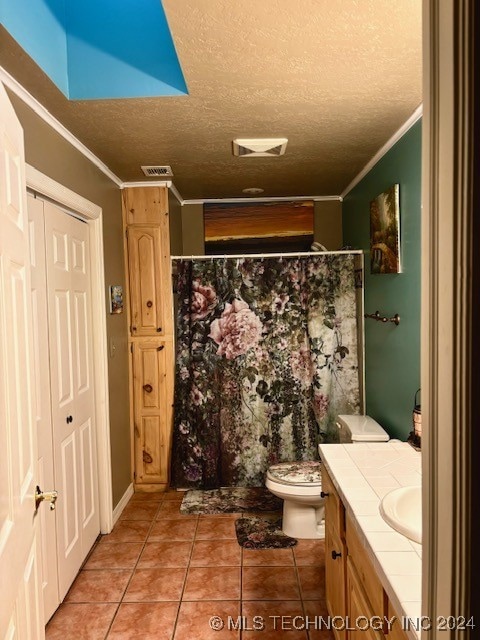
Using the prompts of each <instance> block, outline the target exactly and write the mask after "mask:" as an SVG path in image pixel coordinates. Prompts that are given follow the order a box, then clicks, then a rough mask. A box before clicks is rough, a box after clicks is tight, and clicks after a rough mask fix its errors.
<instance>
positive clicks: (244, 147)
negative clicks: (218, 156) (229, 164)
mask: <svg viewBox="0 0 480 640" xmlns="http://www.w3.org/2000/svg"><path fill="white" fill-rule="evenodd" d="M287 142H288V138H236V139H235V140H234V141H233V155H234V156H240V157H241V158H266V157H268V156H283V154H284V153H285V149H286V148H287Z"/></svg>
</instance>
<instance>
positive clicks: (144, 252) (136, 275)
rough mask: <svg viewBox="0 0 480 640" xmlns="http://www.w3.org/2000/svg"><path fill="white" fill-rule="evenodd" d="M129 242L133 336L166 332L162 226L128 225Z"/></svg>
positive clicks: (159, 334)
mask: <svg viewBox="0 0 480 640" xmlns="http://www.w3.org/2000/svg"><path fill="white" fill-rule="evenodd" d="M127 243H128V270H129V279H130V322H131V333H132V336H154V335H158V336H161V335H164V334H165V323H164V316H165V314H164V310H165V302H166V301H165V300H164V297H165V290H164V289H163V274H162V267H163V266H164V260H163V259H162V252H163V247H162V237H161V230H160V228H159V227H158V226H156V227H154V226H152V227H143V226H132V227H128V230H127ZM170 287H171V285H170Z"/></svg>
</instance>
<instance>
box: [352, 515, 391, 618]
mask: <svg viewBox="0 0 480 640" xmlns="http://www.w3.org/2000/svg"><path fill="white" fill-rule="evenodd" d="M346 528H347V537H346V539H347V548H348V556H349V559H350V560H351V561H352V562H353V564H354V565H355V569H356V571H357V575H358V578H359V580H360V582H361V584H362V587H363V588H364V590H365V591H366V593H367V594H368V599H369V601H370V605H371V606H370V608H371V610H372V615H376V616H383V615H384V612H385V602H384V592H383V587H382V583H381V582H380V580H379V579H378V577H377V574H376V573H375V571H374V569H373V567H372V563H371V562H370V559H369V558H368V556H367V554H366V553H365V549H364V546H363V544H362V542H361V541H360V539H359V537H358V535H357V532H356V530H355V525H354V524H353V522H352V521H351V519H350V517H347V524H346Z"/></svg>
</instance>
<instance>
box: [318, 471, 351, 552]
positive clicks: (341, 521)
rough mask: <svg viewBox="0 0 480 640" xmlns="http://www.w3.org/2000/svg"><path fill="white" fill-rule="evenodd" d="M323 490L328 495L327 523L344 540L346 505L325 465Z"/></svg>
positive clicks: (326, 506) (326, 504) (326, 505)
mask: <svg viewBox="0 0 480 640" xmlns="http://www.w3.org/2000/svg"><path fill="white" fill-rule="evenodd" d="M322 492H323V493H324V494H325V495H326V497H325V523H326V525H327V526H329V527H331V528H332V529H333V530H334V532H335V533H336V534H337V536H338V537H339V538H340V539H341V540H343V539H344V537H345V507H344V506H343V502H342V501H341V500H340V497H339V495H338V493H337V490H336V489H335V487H334V485H333V482H332V481H331V479H330V476H329V475H328V471H327V470H326V469H325V467H324V466H322Z"/></svg>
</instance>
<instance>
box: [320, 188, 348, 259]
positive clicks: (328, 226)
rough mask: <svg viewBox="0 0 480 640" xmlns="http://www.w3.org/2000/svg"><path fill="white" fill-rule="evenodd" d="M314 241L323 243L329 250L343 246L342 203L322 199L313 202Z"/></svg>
mask: <svg viewBox="0 0 480 640" xmlns="http://www.w3.org/2000/svg"><path fill="white" fill-rule="evenodd" d="M314 216H315V221H314V225H315V229H314V237H315V241H316V242H320V243H321V244H323V245H324V246H325V247H326V248H327V249H328V250H329V251H336V250H338V249H341V248H342V247H343V231H342V203H341V202H340V201H338V200H324V201H320V202H315V213H314Z"/></svg>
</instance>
